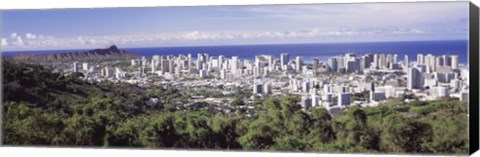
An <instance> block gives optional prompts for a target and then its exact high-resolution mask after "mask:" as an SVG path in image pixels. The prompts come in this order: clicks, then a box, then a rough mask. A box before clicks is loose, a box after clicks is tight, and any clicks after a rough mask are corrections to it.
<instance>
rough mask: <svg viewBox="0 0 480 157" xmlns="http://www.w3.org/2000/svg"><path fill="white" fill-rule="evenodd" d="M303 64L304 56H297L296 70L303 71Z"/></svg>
mask: <svg viewBox="0 0 480 157" xmlns="http://www.w3.org/2000/svg"><path fill="white" fill-rule="evenodd" d="M302 65H303V61H302V57H300V56H297V57H296V58H295V70H296V71H302Z"/></svg>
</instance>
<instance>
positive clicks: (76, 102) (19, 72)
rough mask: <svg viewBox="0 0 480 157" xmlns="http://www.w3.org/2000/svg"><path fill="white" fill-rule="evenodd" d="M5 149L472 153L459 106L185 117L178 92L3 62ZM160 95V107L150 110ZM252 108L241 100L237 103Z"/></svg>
mask: <svg viewBox="0 0 480 157" xmlns="http://www.w3.org/2000/svg"><path fill="white" fill-rule="evenodd" d="M3 77H4V78H3V90H4V91H3V102H4V106H3V117H2V118H3V123H2V125H3V126H2V129H3V130H2V132H3V135H2V136H3V138H2V139H3V141H2V142H3V143H4V144H7V145H53V146H102V147H147V148H182V149H188V148H192V149H222V150H225V149H227V150H231V149H243V150H266V151H316V152H393V153H441V154H451V153H453V154H466V153H467V151H468V133H467V130H468V125H467V121H468V120H467V118H468V117H467V105H466V104H465V103H464V102H460V101H457V100H441V101H434V102H412V103H408V104H405V103H402V102H401V101H393V102H389V103H385V104H382V105H380V106H378V107H370V108H359V107H355V106H353V107H349V108H348V110H347V111H346V112H345V113H344V114H343V115H340V116H339V117H336V118H332V116H331V115H330V114H329V113H328V112H327V110H325V109H323V108H315V109H312V110H310V111H309V112H305V111H302V108H301V107H300V105H297V104H298V101H299V99H298V97H295V96H284V97H282V98H272V97H266V98H263V99H259V98H255V104H257V105H260V106H261V108H260V109H259V110H261V111H266V112H258V113H257V112H256V113H255V114H256V115H255V118H245V117H244V115H242V114H235V115H228V116H227V115H224V114H220V113H216V114H215V113H212V112H211V111H210V110H209V109H208V104H206V103H195V104H194V105H192V106H190V109H187V111H186V112H181V111H178V110H177V108H178V107H176V106H175V105H173V104H171V103H170V101H169V100H171V99H174V98H176V97H181V94H179V91H176V90H175V89H163V88H155V89H142V88H139V87H137V86H134V85H127V84H113V83H95V84H92V83H87V82H84V81H81V80H80V79H78V78H79V77H82V76H81V75H80V74H66V75H61V74H58V73H51V72H50V71H49V70H48V69H45V68H44V67H41V66H35V65H27V64H22V63H14V62H11V61H8V60H4V62H3ZM149 97H158V98H160V102H161V103H159V105H158V106H148V105H146V101H145V100H147V99H148V98H149ZM232 104H234V105H236V106H243V105H245V102H243V100H241V99H238V98H236V99H235V100H234V101H233V103H232Z"/></svg>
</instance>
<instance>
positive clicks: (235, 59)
mask: <svg viewBox="0 0 480 157" xmlns="http://www.w3.org/2000/svg"><path fill="white" fill-rule="evenodd" d="M230 63H231V65H230V66H231V70H232V71H237V69H238V68H239V67H238V56H232V60H231V62H230Z"/></svg>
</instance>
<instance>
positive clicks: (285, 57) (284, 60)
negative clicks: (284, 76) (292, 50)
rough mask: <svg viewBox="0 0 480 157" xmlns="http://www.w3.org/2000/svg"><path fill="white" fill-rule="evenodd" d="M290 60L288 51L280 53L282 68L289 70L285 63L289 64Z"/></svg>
mask: <svg viewBox="0 0 480 157" xmlns="http://www.w3.org/2000/svg"><path fill="white" fill-rule="evenodd" d="M288 60H289V56H288V53H282V54H280V65H281V69H282V70H287V69H285V65H287V63H288Z"/></svg>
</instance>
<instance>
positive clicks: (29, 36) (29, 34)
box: [25, 33, 37, 39]
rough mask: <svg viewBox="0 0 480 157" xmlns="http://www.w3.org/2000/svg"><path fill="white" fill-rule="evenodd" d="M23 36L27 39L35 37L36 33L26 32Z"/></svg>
mask: <svg viewBox="0 0 480 157" xmlns="http://www.w3.org/2000/svg"><path fill="white" fill-rule="evenodd" d="M25 37H26V38H27V39H37V35H35V34H32V33H26V34H25Z"/></svg>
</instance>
